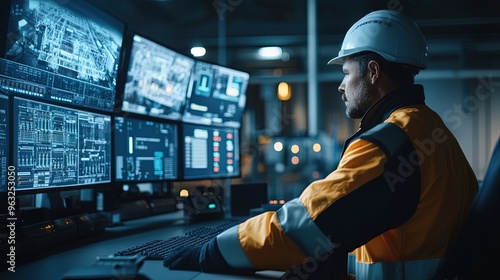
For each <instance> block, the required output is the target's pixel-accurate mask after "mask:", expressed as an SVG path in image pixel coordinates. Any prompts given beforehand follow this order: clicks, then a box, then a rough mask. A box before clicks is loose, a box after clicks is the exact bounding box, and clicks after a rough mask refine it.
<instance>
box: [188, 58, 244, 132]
mask: <svg viewBox="0 0 500 280" xmlns="http://www.w3.org/2000/svg"><path fill="white" fill-rule="evenodd" d="M249 77H250V75H249V74H248V73H246V72H242V71H239V70H235V69H231V68H228V67H225V66H221V65H216V64H211V63H207V62H202V61H197V62H196V65H195V67H194V73H193V76H192V79H191V83H190V88H189V91H188V96H187V103H186V109H185V111H184V115H183V117H182V120H183V121H184V122H189V123H199V124H206V125H218V126H226V127H235V128H239V127H240V126H241V119H242V116H243V111H244V109H245V105H246V91H247V86H248V79H249Z"/></svg>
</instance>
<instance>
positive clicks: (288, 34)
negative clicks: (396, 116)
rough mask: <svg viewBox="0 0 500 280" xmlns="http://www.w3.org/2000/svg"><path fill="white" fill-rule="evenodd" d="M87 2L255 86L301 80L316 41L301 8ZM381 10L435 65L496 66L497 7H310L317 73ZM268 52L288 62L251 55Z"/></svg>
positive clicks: (253, 2)
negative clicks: (276, 49) (389, 12)
mask: <svg viewBox="0 0 500 280" xmlns="http://www.w3.org/2000/svg"><path fill="white" fill-rule="evenodd" d="M87 1H88V2H92V3H93V4H95V5H97V6H99V7H101V8H102V9H104V10H106V11H108V12H109V13H111V14H112V15H114V16H116V17H117V18H119V19H121V20H123V21H125V22H126V23H128V25H129V27H130V28H132V29H133V30H135V31H137V32H139V33H141V34H143V35H145V36H148V37H150V38H151V39H155V40H157V41H158V42H160V43H163V44H165V45H167V46H169V47H171V48H173V49H175V50H178V51H180V52H182V53H185V54H189V51H190V48H191V47H193V46H195V45H201V46H204V47H205V48H206V49H207V54H206V56H205V57H203V60H206V61H210V62H214V63H220V64H225V65H228V66H230V67H234V68H237V69H241V70H244V71H247V72H250V74H251V75H252V76H253V77H254V78H255V77H268V76H276V75H284V76H286V75H289V76H294V75H295V76H301V77H306V76H305V73H307V57H308V56H307V53H308V52H307V50H308V48H307V43H308V34H314V32H312V33H308V17H307V13H308V10H307V3H308V1H307V0H87ZM387 8H390V9H393V10H397V11H401V12H403V13H405V14H407V15H409V16H410V17H412V18H413V19H415V21H416V22H417V24H418V25H419V26H420V27H421V29H422V32H423V33H424V35H425V36H426V37H427V39H428V43H429V53H430V57H432V56H434V57H435V58H436V60H437V61H440V60H442V59H441V57H445V58H446V57H451V59H453V60H455V59H456V58H460V57H463V56H466V55H468V54H469V53H471V52H472V53H473V54H475V55H476V54H477V55H481V54H485V55H487V56H491V55H493V56H496V57H498V58H499V60H500V13H499V11H500V1H498V0H475V1H470V0H467V1H452V0H445V1H434V0H382V1H381V0H371V1H336V0H316V11H315V12H314V14H315V17H314V19H315V23H316V26H317V28H316V32H315V33H316V34H317V37H316V38H317V40H316V42H317V46H318V48H317V53H316V56H317V61H318V63H317V67H318V72H319V73H323V72H329V71H333V70H332V69H331V68H329V67H327V66H326V62H327V61H328V60H329V59H330V58H331V57H333V56H335V55H336V53H337V52H338V50H339V47H340V44H341V42H342V39H343V36H344V34H345V32H346V31H347V29H349V27H350V26H351V25H352V24H353V23H354V22H355V21H356V20H358V19H359V18H360V17H362V16H363V15H365V14H366V13H368V12H370V11H373V10H378V9H387ZM270 45H278V46H281V47H282V48H283V50H284V51H285V52H286V55H285V56H283V57H282V58H281V59H277V60H268V61H263V60H259V59H257V57H256V56H255V53H256V50H257V48H258V47H261V46H270ZM462 60H464V59H462ZM465 60H466V61H467V59H465ZM499 60H496V61H497V62H498V61H499ZM486 61H489V60H487V59H486ZM462 63H465V64H467V62H462ZM445 65H446V64H445ZM495 66H496V64H495ZM495 66H493V67H495ZM445 67H446V66H445ZM334 71H335V72H340V71H338V70H334Z"/></svg>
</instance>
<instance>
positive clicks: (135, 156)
mask: <svg viewBox="0 0 500 280" xmlns="http://www.w3.org/2000/svg"><path fill="white" fill-rule="evenodd" d="M114 140H115V141H114V148H115V179H116V181H124V182H151V181H159V180H175V179H178V177H179V175H178V171H179V168H178V158H179V156H178V144H177V141H178V139H177V124H173V123H165V122H160V121H155V120H149V119H148V120H146V119H135V118H129V117H126V118H125V117H121V116H115V129H114Z"/></svg>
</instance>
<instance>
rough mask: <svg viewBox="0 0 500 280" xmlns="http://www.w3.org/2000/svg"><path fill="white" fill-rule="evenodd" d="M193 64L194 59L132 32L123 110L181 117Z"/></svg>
mask: <svg viewBox="0 0 500 280" xmlns="http://www.w3.org/2000/svg"><path fill="white" fill-rule="evenodd" d="M193 66H194V59H193V58H190V57H188V56H185V55H182V54H180V53H178V52H175V51H173V50H171V49H169V48H167V47H165V46H164V45H161V44H159V43H157V42H154V41H152V40H149V39H147V38H145V37H142V36H140V35H138V34H135V35H134V36H133V40H132V48H131V54H130V59H129V65H128V71H127V78H126V82H125V86H124V92H123V102H122V110H123V111H127V112H132V113H137V114H142V115H150V116H154V117H159V118H165V119H171V120H180V119H181V116H182V113H183V110H184V105H185V102H186V94H187V89H188V86H189V82H190V77H191V73H192V70H193Z"/></svg>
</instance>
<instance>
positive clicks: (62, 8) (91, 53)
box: [0, 0, 125, 112]
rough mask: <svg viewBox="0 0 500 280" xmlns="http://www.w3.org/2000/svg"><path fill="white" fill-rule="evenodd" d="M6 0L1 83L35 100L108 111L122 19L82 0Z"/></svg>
mask: <svg viewBox="0 0 500 280" xmlns="http://www.w3.org/2000/svg"><path fill="white" fill-rule="evenodd" d="M10 4H11V6H10V14H9V18H8V23H7V25H8V28H7V34H6V37H7V39H6V44H5V46H1V48H0V49H5V51H4V53H2V54H1V55H2V56H1V57H0V88H1V89H3V90H4V91H6V92H8V93H10V94H14V95H18V96H24V97H29V98H36V99H39V100H40V101H47V102H50V103H54V102H56V103H59V104H62V105H68V104H70V105H73V106H76V107H81V108H91V109H95V110H101V111H105V112H112V111H113V110H114V106H115V104H114V102H115V92H116V85H117V77H118V73H119V68H120V63H121V57H122V44H123V36H124V35H123V34H124V31H125V23H123V22H121V21H119V20H117V19H116V18H114V17H112V16H110V15H109V14H106V13H105V12H103V11H101V10H100V9H98V8H97V7H94V6H92V5H90V4H89V3H87V2H86V1H83V0H71V1H56V0H10ZM0 21H3V19H0ZM0 24H1V23H0Z"/></svg>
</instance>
